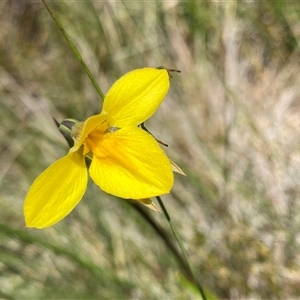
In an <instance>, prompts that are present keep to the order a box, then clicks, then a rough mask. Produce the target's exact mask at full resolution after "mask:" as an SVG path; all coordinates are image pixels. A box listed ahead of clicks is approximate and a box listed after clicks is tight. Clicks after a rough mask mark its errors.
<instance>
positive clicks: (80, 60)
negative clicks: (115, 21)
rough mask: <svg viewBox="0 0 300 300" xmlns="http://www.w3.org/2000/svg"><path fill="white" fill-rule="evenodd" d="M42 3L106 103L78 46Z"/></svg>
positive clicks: (43, 0)
mask: <svg viewBox="0 0 300 300" xmlns="http://www.w3.org/2000/svg"><path fill="white" fill-rule="evenodd" d="M42 2H43V4H44V6H45V7H46V9H47V10H48V12H49V14H50V16H51V17H52V19H53V21H54V22H55V23H56V25H57V26H58V28H59V30H60V31H61V33H62V34H63V36H64V38H65V39H66V41H67V43H68V44H69V46H70V48H71V49H72V51H73V53H74V54H75V56H76V58H77V59H78V61H79V62H80V64H81V65H82V67H83V69H84V70H85V72H86V73H87V75H88V76H89V78H90V80H91V82H92V84H93V86H94V87H95V89H96V91H97V93H98V94H99V96H100V98H101V99H102V101H104V94H103V92H102V90H101V89H100V87H99V85H98V83H97V82H96V80H95V79H94V77H93V75H92V73H91V71H90V69H89V68H88V66H87V65H86V64H85V62H84V61H83V59H82V57H81V55H80V53H79V51H78V50H77V48H76V46H75V45H74V43H73V42H72V40H71V38H70V37H69V35H68V34H67V32H66V31H65V30H64V28H63V27H62V25H61V24H60V22H59V21H58V19H57V18H56V17H55V15H54V14H53V12H52V10H51V9H50V7H49V6H48V4H47V3H46V1H45V0H42Z"/></svg>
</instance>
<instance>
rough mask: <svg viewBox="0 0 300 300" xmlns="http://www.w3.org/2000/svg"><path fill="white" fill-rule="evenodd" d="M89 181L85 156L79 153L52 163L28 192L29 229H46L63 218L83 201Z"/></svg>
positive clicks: (26, 200)
mask: <svg viewBox="0 0 300 300" xmlns="http://www.w3.org/2000/svg"><path fill="white" fill-rule="evenodd" d="M87 182H88V173H87V168H86V165H85V161H84V157H83V156H82V155H80V154H78V153H77V152H75V153H70V154H68V155H67V156H65V157H63V158H61V159H59V160H58V161H56V162H55V163H53V164H52V165H51V166H50V167H49V168H47V169H46V170H45V171H44V172H43V173H42V174H41V175H40V176H39V177H37V179H36V180H35V181H34V182H33V184H32V185H31V187H30V189H29V192H28V194H27V196H26V199H25V202H24V214H25V221H26V226H27V227H36V228H44V227H48V226H51V225H53V224H55V223H57V222H58V221H60V220H61V219H63V218H64V217H65V216H66V215H68V214H69V213H70V212H71V211H72V210H73V208H74V207H75V206H76V205H77V204H78V202H79V201H80V200H81V198H82V196H83V195H84V193H85V191H86V187H87Z"/></svg>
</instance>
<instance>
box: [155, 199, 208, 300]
mask: <svg viewBox="0 0 300 300" xmlns="http://www.w3.org/2000/svg"><path fill="white" fill-rule="evenodd" d="M156 199H157V201H158V203H159V205H160V207H161V209H162V211H163V213H164V215H165V217H166V219H167V221H168V222H169V225H170V227H171V230H172V232H173V235H174V237H175V239H176V241H177V243H178V245H179V247H180V250H181V252H182V254H183V256H184V258H185V260H186V262H187V264H188V267H189V270H190V273H191V275H192V277H193V279H194V283H195V285H196V286H197V288H198V290H199V292H200V294H201V297H202V299H203V300H207V298H206V296H205V293H204V290H203V288H202V286H201V285H200V283H199V282H198V279H197V277H196V273H195V270H194V268H193V266H192V264H191V262H190V259H189V257H188V254H187V252H186V250H185V248H184V246H183V243H182V240H181V238H180V236H179V234H178V232H177V229H176V227H175V225H174V224H173V222H172V220H171V217H170V215H169V213H168V211H167V209H166V207H165V205H164V203H163V202H162V200H161V198H160V197H159V196H157V197H156Z"/></svg>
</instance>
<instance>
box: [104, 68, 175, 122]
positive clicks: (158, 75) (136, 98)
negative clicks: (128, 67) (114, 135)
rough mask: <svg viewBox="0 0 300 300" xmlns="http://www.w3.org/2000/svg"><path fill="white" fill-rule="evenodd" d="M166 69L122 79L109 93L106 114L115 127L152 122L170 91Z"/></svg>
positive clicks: (106, 98)
mask: <svg viewBox="0 0 300 300" xmlns="http://www.w3.org/2000/svg"><path fill="white" fill-rule="evenodd" d="M169 86H170V82H169V75H168V72H167V70H165V69H154V68H144V69H137V70H134V71H131V72H129V73H127V74H125V75H124V76H122V77H121V78H120V79H118V80H117V81H116V82H115V83H114V84H113V85H112V87H111V88H110V89H109V91H108V92H107V94H106V96H105V99H104V104H103V111H105V112H107V113H108V121H109V123H110V125H111V126H117V127H124V126H129V125H133V126H136V125H138V124H141V123H143V122H144V121H145V120H147V119H149V118H150V117H151V116H152V115H153V114H154V113H155V111H156V109H157V108H158V106H159V105H160V104H161V102H162V101H163V99H164V97H165V96H166V94H167V92H168V90H169Z"/></svg>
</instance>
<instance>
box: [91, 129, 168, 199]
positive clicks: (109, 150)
mask: <svg viewBox="0 0 300 300" xmlns="http://www.w3.org/2000/svg"><path fill="white" fill-rule="evenodd" d="M89 171H90V175H91V177H92V179H93V180H94V182H95V183H96V184H97V185H98V186H99V187H100V188H101V189H102V190H103V191H105V192H107V193H109V194H113V195H115V196H118V197H121V198H126V199H128V198H132V199H143V198H149V197H154V196H158V195H162V194H166V193H168V192H169V191H170V189H171V187H172V185H173V172H172V166H171V163H170V161H169V159H168V157H167V156H166V155H165V153H164V152H163V151H162V149H161V148H160V147H159V146H158V143H157V142H156V141H155V139H154V138H153V137H152V136H151V135H149V134H148V133H146V132H145V131H143V130H142V129H140V128H137V127H131V128H124V129H120V130H118V131H116V132H113V133H107V134H105V136H104V138H103V139H102V140H101V141H100V142H99V143H98V145H97V146H96V147H95V148H94V149H93V160H92V163H91V166H90V169H89Z"/></svg>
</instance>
